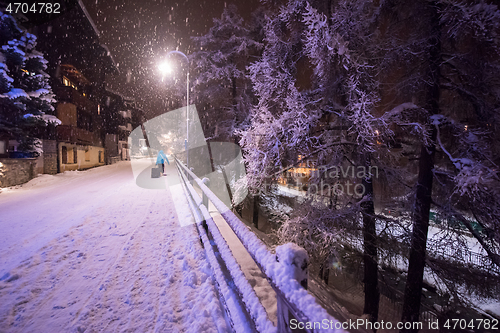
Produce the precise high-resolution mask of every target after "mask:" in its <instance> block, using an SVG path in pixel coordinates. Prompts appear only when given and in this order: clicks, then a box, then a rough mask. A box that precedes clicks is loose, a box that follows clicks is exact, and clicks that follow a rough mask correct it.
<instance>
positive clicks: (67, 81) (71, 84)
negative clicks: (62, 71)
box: [63, 76, 78, 90]
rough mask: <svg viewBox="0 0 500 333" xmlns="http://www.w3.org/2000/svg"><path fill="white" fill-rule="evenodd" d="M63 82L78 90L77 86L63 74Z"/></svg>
mask: <svg viewBox="0 0 500 333" xmlns="http://www.w3.org/2000/svg"><path fill="white" fill-rule="evenodd" d="M63 84H64V85H65V86H67V87H72V88H73V89H75V90H78V87H77V86H76V85H75V84H74V83H73V82H71V81H70V80H69V79H68V78H67V77H65V76H63Z"/></svg>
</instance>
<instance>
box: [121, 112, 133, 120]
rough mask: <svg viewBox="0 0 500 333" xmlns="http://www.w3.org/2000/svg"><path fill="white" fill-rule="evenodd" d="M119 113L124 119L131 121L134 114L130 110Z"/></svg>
mask: <svg viewBox="0 0 500 333" xmlns="http://www.w3.org/2000/svg"><path fill="white" fill-rule="evenodd" d="M118 113H120V115H121V116H122V117H123V118H124V119H131V118H132V112H131V111H130V110H127V111H118Z"/></svg>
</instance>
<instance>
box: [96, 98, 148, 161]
mask: <svg viewBox="0 0 500 333" xmlns="http://www.w3.org/2000/svg"><path fill="white" fill-rule="evenodd" d="M101 115H102V121H103V128H104V130H105V136H104V147H105V149H106V152H105V160H106V163H107V164H112V163H115V162H117V161H125V160H130V155H131V152H130V149H131V147H130V146H131V143H130V142H129V135H130V133H131V132H132V130H134V129H135V128H136V127H137V126H140V124H141V123H142V120H143V116H144V115H143V112H142V110H141V109H139V108H138V107H137V106H136V104H135V101H134V100H133V99H132V98H129V97H125V96H123V95H121V94H119V93H117V92H114V91H112V90H111V89H106V91H105V96H104V99H103V107H102V114H101Z"/></svg>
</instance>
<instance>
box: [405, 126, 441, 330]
mask: <svg viewBox="0 0 500 333" xmlns="http://www.w3.org/2000/svg"><path fill="white" fill-rule="evenodd" d="M434 132H435V131H434ZM433 136H434V138H435V137H436V135H435V133H434V135H433ZM434 152H435V148H434V147H426V146H425V145H423V144H422V146H421V148H420V163H419V174H418V183H417V193H416V200H415V213H414V222H413V233H412V239H411V247H410V262H409V265H408V276H407V278H406V285H405V294H404V301H403V315H402V318H401V320H402V321H403V322H411V323H416V322H418V321H419V317H420V299H421V295H422V282H423V276H424V268H425V257H426V247H427V232H428V229H429V213H430V208H431V201H432V200H431V195H432V180H433V177H434V175H433V168H434ZM417 331H418V330H416V329H403V330H401V331H400V332H405V333H406V332H408V333H410V332H412V333H413V332H417Z"/></svg>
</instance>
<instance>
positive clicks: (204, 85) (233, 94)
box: [190, 5, 261, 139]
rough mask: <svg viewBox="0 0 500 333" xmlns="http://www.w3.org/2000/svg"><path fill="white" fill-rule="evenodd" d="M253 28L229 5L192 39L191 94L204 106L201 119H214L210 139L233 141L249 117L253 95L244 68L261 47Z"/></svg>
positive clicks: (233, 6)
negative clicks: (203, 115)
mask: <svg viewBox="0 0 500 333" xmlns="http://www.w3.org/2000/svg"><path fill="white" fill-rule="evenodd" d="M252 22H257V23H258V20H253V21H252ZM256 28H258V27H257V26H255V25H254V26H252V25H249V24H245V23H244V22H243V19H242V17H241V16H240V15H239V14H238V11H237V8H236V6H235V5H229V6H228V7H227V8H225V9H224V12H223V13H222V16H221V18H220V19H214V25H213V26H212V27H211V28H210V30H209V31H208V33H207V34H206V35H204V36H200V37H194V38H193V40H194V43H195V45H196V47H197V48H198V51H196V52H194V53H193V54H191V56H190V58H191V59H192V61H193V63H194V65H195V68H194V75H193V76H194V77H193V82H194V89H195V91H196V93H195V94H194V95H195V96H196V98H197V100H198V101H199V102H201V104H203V105H204V107H203V108H202V109H204V110H203V111H202V112H203V113H205V114H206V119H204V120H205V121H208V119H214V120H216V123H215V124H208V125H209V126H210V127H211V128H212V129H213V132H212V133H211V136H212V137H219V138H223V139H234V137H235V130H236V129H237V128H239V127H240V126H241V125H242V123H243V122H245V121H246V120H247V118H248V116H249V110H250V105H251V104H252V102H253V100H252V99H253V94H252V86H251V83H250V80H249V79H248V76H247V73H246V66H247V65H249V64H250V62H251V61H253V60H254V59H253V56H255V55H256V54H258V52H259V49H260V48H261V43H260V41H259V38H260V37H259V35H258V33H257V34H256V33H255V32H256V31H255V30H256Z"/></svg>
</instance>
